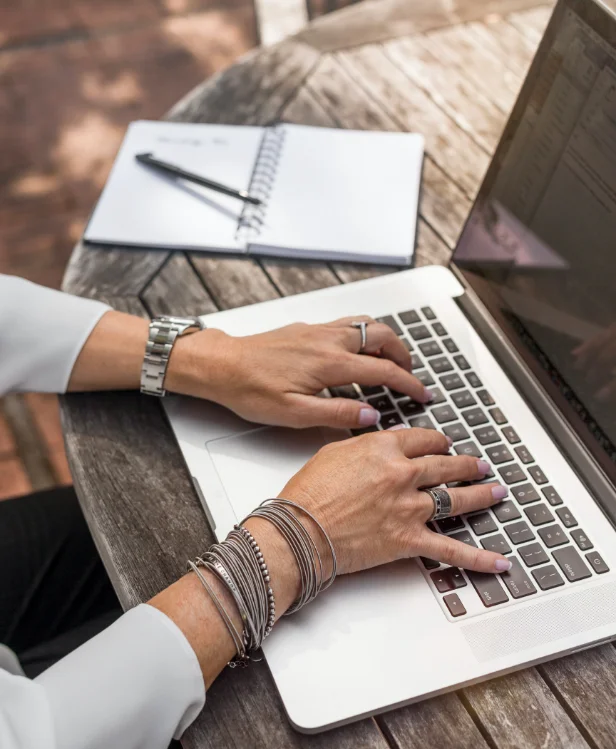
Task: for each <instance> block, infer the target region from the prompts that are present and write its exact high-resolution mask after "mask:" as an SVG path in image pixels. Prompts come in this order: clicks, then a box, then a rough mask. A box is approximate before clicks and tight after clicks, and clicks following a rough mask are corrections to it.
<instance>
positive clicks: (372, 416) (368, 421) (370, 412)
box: [359, 408, 381, 427]
mask: <svg viewBox="0 0 616 749" xmlns="http://www.w3.org/2000/svg"><path fill="white" fill-rule="evenodd" d="M380 420H381V412H380V411H377V410H376V408H362V409H361V410H360V412H359V425H360V426H362V427H371V426H374V425H375V424H378V423H379V421H380Z"/></svg>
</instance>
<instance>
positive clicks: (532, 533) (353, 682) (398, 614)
mask: <svg viewBox="0 0 616 749" xmlns="http://www.w3.org/2000/svg"><path fill="white" fill-rule="evenodd" d="M615 45H616V12H615V6H613V5H610V7H607V6H606V5H601V4H599V3H596V2H592V1H591V0H584V2H578V0H561V1H560V2H559V4H558V6H557V8H556V10H555V12H554V15H553V17H552V20H551V22H550V24H549V26H548V28H547V31H546V33H545V36H544V39H543V41H542V43H541V46H540V48H539V51H538V53H537V55H536V58H535V61H534V63H533V65H532V67H531V70H530V73H529V75H528V78H527V80H526V82H525V84H524V87H523V89H522V92H521V93H520V96H519V98H518V101H517V103H516V105H515V108H514V110H513V114H512V116H511V119H510V121H509V123H508V125H507V127H506V130H505V133H504V135H503V138H502V140H501V143H500V145H499V147H498V150H497V152H496V155H495V157H494V159H493V161H492V164H491V166H490V169H489V171H488V174H487V176H486V178H485V181H484V183H483V186H482V188H481V191H480V193H479V196H478V198H477V200H476V202H475V205H474V207H473V209H472V211H471V214H470V217H469V219H468V222H467V224H466V226H465V228H464V231H463V233H462V235H461V238H460V240H459V243H458V246H457V249H456V252H455V256H454V259H453V262H452V264H451V266H450V267H449V268H448V269H447V268H442V267H428V268H420V269H417V270H411V271H405V272H401V273H395V274H391V275H387V276H384V277H381V278H377V279H373V280H368V281H362V282H359V283H355V284H349V285H345V286H341V287H336V288H329V289H325V290H322V291H315V292H311V293H308V294H303V295H300V296H295V297H292V298H288V299H281V300H276V301H271V302H266V303H263V304H257V305H253V306H251V307H249V308H242V309H235V310H231V311H226V312H220V313H216V314H213V315H209V316H208V317H207V324H208V325H211V326H216V327H219V328H222V329H223V330H225V331H227V332H228V333H231V334H242V335H245V334H250V333H257V332H260V331H263V330H267V329H270V328H274V327H278V326H281V325H285V324H287V323H291V322H294V321H298V320H302V321H307V322H323V321H327V320H331V319H334V318H337V317H342V316H346V315H355V314H359V313H367V314H370V315H373V316H374V317H377V318H380V319H381V320H383V321H384V322H386V323H387V324H388V325H390V326H391V327H392V328H393V329H394V331H395V332H396V333H397V334H398V335H399V336H400V338H401V340H402V341H403V342H404V343H405V345H406V346H407V347H408V348H409V349H410V351H411V352H412V355H413V360H414V362H413V364H414V370H415V374H416V375H417V376H418V377H419V378H420V379H421V380H422V381H423V382H424V384H425V385H426V386H428V387H429V388H431V389H432V390H433V391H434V393H435V396H436V397H435V400H434V402H433V403H432V404H431V405H430V406H422V405H420V404H417V403H414V402H413V401H411V400H409V399H408V398H406V397H403V396H401V395H400V394H399V393H395V392H390V391H388V390H387V389H385V388H378V387H371V388H365V387H364V388H360V387H358V386H357V385H354V384H350V385H349V386H348V387H344V388H339V389H336V392H335V395H342V396H346V397H349V398H358V399H364V400H367V401H369V402H370V403H371V404H373V405H374V406H376V408H378V409H379V410H380V411H381V412H382V414H383V416H382V420H381V425H380V426H381V428H387V427H390V426H393V425H394V424H400V423H405V424H407V425H409V426H410V427H424V428H426V427H427V428H430V429H438V430H441V431H443V432H445V433H446V434H448V435H449V436H450V437H451V439H452V440H453V449H454V450H455V451H456V452H457V453H466V454H471V455H476V456H478V457H479V456H481V457H483V458H485V459H487V460H488V461H489V462H490V463H491V465H492V466H493V473H494V475H495V477H496V479H498V480H500V481H502V482H504V483H505V484H507V485H508V486H509V488H510V497H509V498H508V499H507V501H505V502H503V503H502V504H500V505H498V506H495V507H493V508H492V509H490V510H486V511H484V512H476V513H472V514H469V515H467V516H462V517H454V518H448V519H446V520H443V521H440V522H438V523H437V524H436V526H435V530H436V531H437V532H439V533H445V534H448V535H450V536H452V537H453V538H457V539H459V540H460V541H462V542H464V543H467V544H471V545H474V546H477V547H484V548H486V549H493V550H495V551H498V552H502V553H504V554H506V555H507V556H508V557H510V558H511V559H512V560H513V561H514V567H513V569H512V571H511V572H510V573H508V574H506V575H502V576H499V577H497V576H495V575H486V574H476V573H472V572H468V571H459V570H456V569H451V568H447V567H445V566H443V565H439V564H438V563H436V562H434V561H432V560H430V559H415V560H408V561H406V562H401V563H396V564H393V565H389V566H385V567H382V568H378V569H374V570H371V571H368V572H365V573H361V574H357V575H352V576H346V577H341V578H339V579H338V580H337V581H336V583H335V585H334V586H333V587H332V588H331V589H330V590H328V591H327V592H326V593H325V594H323V595H322V596H321V597H320V598H319V599H317V600H316V601H315V602H314V603H313V604H311V605H310V606H308V607H306V608H305V609H304V610H302V611H301V612H300V613H299V614H297V615H295V616H292V617H289V618H284V619H283V620H282V621H281V622H280V623H279V625H278V626H277V628H276V630H275V631H274V632H273V634H272V636H271V637H270V638H269V639H268V640H267V642H266V643H265V647H264V651H265V655H266V658H267V662H268V664H269V667H270V669H271V672H272V675H273V678H274V680H275V682H276V686H277V688H278V690H279V692H280V695H281V698H282V701H283V703H284V706H285V709H286V711H287V713H288V716H289V719H290V720H291V722H292V724H293V725H294V726H295V727H296V728H297V729H299V730H300V731H304V732H316V731H321V730H324V729H327V728H331V727H333V726H337V725H340V724H343V723H345V722H349V721H352V720H357V719H359V718H361V717H364V716H366V715H373V714H375V713H378V712H382V711H385V710H390V709H392V708H395V707H398V706H400V705H403V704H406V703H409V702H413V701H416V700H420V699H424V698H426V697H429V696H431V695H436V694H439V693H442V692H445V691H447V690H452V689H455V688H458V687H460V686H463V685H468V684H471V683H474V682H477V681H480V680H482V679H487V678H490V677H492V676H496V675H498V674H503V673H506V672H508V671H512V670H514V669H519V668H522V667H523V666H527V665H530V664H533V663H538V662H541V661H544V660H546V659H549V658H554V657H556V656H558V655H562V654H565V653H571V652H574V651H576V650H580V649H582V648H585V647H588V646H590V645H592V644H597V643H600V642H604V641H607V640H610V639H613V638H616V530H615V525H616V491H615V486H616V483H615V482H616V449H615V444H616V385H615V386H614V387H613V388H611V386H612V385H613V384H614V383H616V354H614V353H613V352H616V324H615V323H616V293H615V289H614V279H615V278H616V251H615V245H616V47H615ZM588 341H594V343H592V344H589V346H588V347H587V349H590V350H591V353H590V354H584V351H585V350H587V349H582V351H581V352H580V346H581V344H583V343H585V342H588ZM610 352H612V353H610ZM585 356H587V357H588V360H587V361H586V360H585ZM585 361H586V363H584V362H585ZM166 406H167V409H168V413H169V416H170V420H171V424H172V426H173V429H174V431H175V434H176V436H177V439H178V442H179V444H180V447H181V449H182V452H183V454H184V457H185V460H186V464H187V466H188V468H189V470H190V473H191V475H192V476H193V478H194V482H195V486H196V487H197V490H198V492H199V496H200V497H201V500H202V502H203V508H204V511H205V513H206V514H207V517H208V518H209V520H210V522H211V524H212V527H213V528H215V532H216V534H217V536H218V538H220V539H223V538H224V537H225V536H226V534H227V532H228V531H229V530H230V528H231V527H232V525H233V524H234V523H235V522H237V521H239V520H240V519H242V518H243V517H244V516H245V515H246V514H247V513H248V512H249V511H250V510H251V509H252V508H253V507H254V506H255V505H257V504H258V503H259V502H260V501H261V500H263V499H264V498H267V497H271V496H276V495H277V494H278V493H279V491H280V490H281V488H282V487H283V486H284V484H285V482H286V481H287V480H288V478H289V477H290V476H291V475H292V474H294V473H295V472H296V471H297V470H298V469H299V468H300V467H301V466H302V465H303V464H304V462H305V461H306V460H307V459H308V458H309V457H310V456H311V455H313V454H314V452H315V451H316V450H318V449H319V447H321V446H322V445H323V444H325V443H326V442H327V441H329V440H332V439H341V438H343V439H344V438H346V437H348V436H349V433H348V432H333V431H331V430H326V429H310V430H306V431H293V430H288V429H282V428H272V427H262V426H258V425H255V424H250V423H247V422H244V421H242V420H241V419H239V418H237V417H236V416H234V415H233V414H232V413H230V412H228V411H226V410H224V409H222V408H220V407H218V406H215V405H212V404H208V403H203V402H196V401H193V400H189V399H183V398H170V399H168V401H167V403H166Z"/></svg>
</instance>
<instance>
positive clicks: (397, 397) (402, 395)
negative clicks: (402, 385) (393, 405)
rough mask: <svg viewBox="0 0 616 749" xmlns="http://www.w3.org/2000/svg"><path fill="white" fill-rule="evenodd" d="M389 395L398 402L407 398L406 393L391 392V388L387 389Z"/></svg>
mask: <svg viewBox="0 0 616 749" xmlns="http://www.w3.org/2000/svg"><path fill="white" fill-rule="evenodd" d="M389 394H390V395H391V397H392V398H394V399H395V400H397V401H398V400H400V398H408V395H407V394H406V393H401V392H400V391H399V390H392V389H391V388H390V389H389Z"/></svg>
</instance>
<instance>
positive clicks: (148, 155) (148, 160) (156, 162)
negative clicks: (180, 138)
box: [135, 153, 261, 205]
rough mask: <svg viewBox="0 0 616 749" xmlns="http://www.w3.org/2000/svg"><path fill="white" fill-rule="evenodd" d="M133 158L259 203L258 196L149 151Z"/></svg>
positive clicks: (239, 198) (183, 177) (186, 178)
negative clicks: (189, 170)
mask: <svg viewBox="0 0 616 749" xmlns="http://www.w3.org/2000/svg"><path fill="white" fill-rule="evenodd" d="M135 158H136V159H137V161H139V162H140V163H141V164H147V165H148V166H153V167H154V168H155V169H160V170H161V171H162V172H167V174H173V175H174V176H175V177H181V178H182V179H185V180H187V181H188V182H195V183H196V184H197V185H203V187H209V188H210V190H216V192H222V193H224V194H225V195H230V196H231V197H232V198H237V199H238V200H243V201H244V202H245V203H252V204H253V205H261V201H260V200H259V198H254V197H253V196H252V195H249V194H248V193H247V192H246V190H234V189H233V188H232V187H227V186H226V185H221V184H220V182H214V181H213V180H211V179H206V178H205V177H200V176H199V175H198V174H193V173H192V172H187V171H186V170H185V169H182V168H181V167H179V166H175V165H174V164H168V163H167V162H165V161H159V160H158V159H155V158H154V156H153V155H152V154H151V153H138V154H135Z"/></svg>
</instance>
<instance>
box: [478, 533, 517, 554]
mask: <svg viewBox="0 0 616 749" xmlns="http://www.w3.org/2000/svg"><path fill="white" fill-rule="evenodd" d="M481 545H482V546H483V548H484V549H487V550H488V551H494V552H496V553H497V554H511V546H509V544H508V543H507V539H506V538H505V537H504V536H503V534H502V533H497V534H496V535H495V536H487V538H482V539H481Z"/></svg>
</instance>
